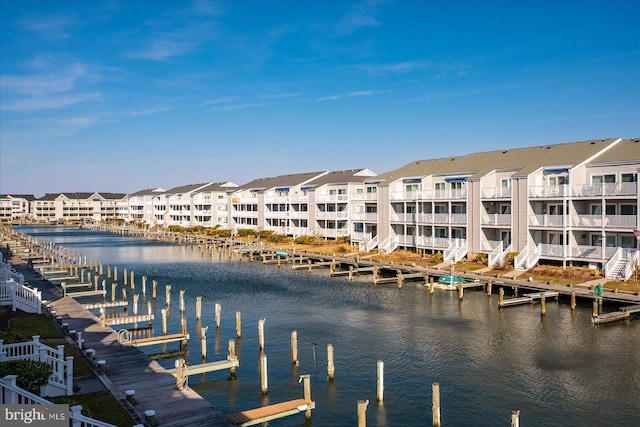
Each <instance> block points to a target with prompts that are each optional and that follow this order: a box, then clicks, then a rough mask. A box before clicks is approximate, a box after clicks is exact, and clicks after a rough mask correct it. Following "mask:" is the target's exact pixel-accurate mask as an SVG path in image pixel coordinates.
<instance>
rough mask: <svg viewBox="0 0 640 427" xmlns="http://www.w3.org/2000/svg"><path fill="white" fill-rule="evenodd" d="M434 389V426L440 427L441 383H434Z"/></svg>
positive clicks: (432, 387) (432, 389)
mask: <svg viewBox="0 0 640 427" xmlns="http://www.w3.org/2000/svg"><path fill="white" fill-rule="evenodd" d="M431 391H432V395H433V396H432V399H433V402H432V406H431V407H432V411H433V426H434V427H440V384H438V383H433V385H432V386H431Z"/></svg>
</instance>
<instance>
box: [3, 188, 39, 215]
mask: <svg viewBox="0 0 640 427" xmlns="http://www.w3.org/2000/svg"><path fill="white" fill-rule="evenodd" d="M34 200H35V197H34V196H33V195H31V194H0V222H10V221H24V220H26V219H30V218H31V216H32V215H31V210H32V205H33V201H34Z"/></svg>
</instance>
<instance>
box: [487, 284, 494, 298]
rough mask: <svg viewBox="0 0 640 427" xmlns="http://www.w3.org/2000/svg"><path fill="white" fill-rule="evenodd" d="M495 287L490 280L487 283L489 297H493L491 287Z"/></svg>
mask: <svg viewBox="0 0 640 427" xmlns="http://www.w3.org/2000/svg"><path fill="white" fill-rule="evenodd" d="M492 285H493V282H492V281H491V280H489V281H488V282H487V295H488V296H491V286H492Z"/></svg>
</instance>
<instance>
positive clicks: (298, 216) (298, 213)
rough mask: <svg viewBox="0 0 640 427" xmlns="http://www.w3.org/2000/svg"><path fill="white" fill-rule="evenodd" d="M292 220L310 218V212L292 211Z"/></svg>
mask: <svg viewBox="0 0 640 427" xmlns="http://www.w3.org/2000/svg"><path fill="white" fill-rule="evenodd" d="M290 215H291V218H295V219H307V218H309V212H307V211H291V212H290Z"/></svg>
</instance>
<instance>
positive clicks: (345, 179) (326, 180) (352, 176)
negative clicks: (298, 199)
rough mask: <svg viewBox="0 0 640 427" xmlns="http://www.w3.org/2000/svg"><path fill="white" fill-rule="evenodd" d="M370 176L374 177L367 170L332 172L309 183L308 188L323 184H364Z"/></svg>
mask: <svg viewBox="0 0 640 427" xmlns="http://www.w3.org/2000/svg"><path fill="white" fill-rule="evenodd" d="M372 176H375V174H374V173H373V172H371V171H370V170H368V169H350V170H343V171H334V172H329V173H326V174H324V175H322V176H320V177H318V178H316V179H314V180H312V181H310V182H308V183H307V185H308V186H313V187H319V186H321V185H325V184H346V183H349V182H364V181H367V180H370V179H371V177H372Z"/></svg>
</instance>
